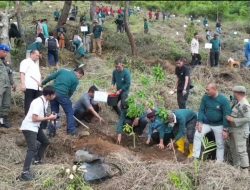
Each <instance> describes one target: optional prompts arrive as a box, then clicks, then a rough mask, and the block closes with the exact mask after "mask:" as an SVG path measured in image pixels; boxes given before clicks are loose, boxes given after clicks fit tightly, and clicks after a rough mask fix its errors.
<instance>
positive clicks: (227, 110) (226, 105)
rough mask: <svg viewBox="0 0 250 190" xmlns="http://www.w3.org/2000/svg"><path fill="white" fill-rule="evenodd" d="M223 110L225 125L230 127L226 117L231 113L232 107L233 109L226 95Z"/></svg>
mask: <svg viewBox="0 0 250 190" xmlns="http://www.w3.org/2000/svg"><path fill="white" fill-rule="evenodd" d="M222 112H223V127H224V128H228V127H229V123H228V121H227V119H226V116H230V114H231V112H232V109H231V107H230V103H229V101H228V100H227V98H226V97H224V101H223V104H222Z"/></svg>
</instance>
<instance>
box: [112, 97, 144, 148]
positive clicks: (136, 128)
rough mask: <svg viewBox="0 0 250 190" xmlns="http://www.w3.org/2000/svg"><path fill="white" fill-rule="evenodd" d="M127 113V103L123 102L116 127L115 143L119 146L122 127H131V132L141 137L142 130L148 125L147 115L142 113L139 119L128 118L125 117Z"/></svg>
mask: <svg viewBox="0 0 250 190" xmlns="http://www.w3.org/2000/svg"><path fill="white" fill-rule="evenodd" d="M127 113H128V101H127V100H126V101H125V105H123V107H121V115H120V117H119V121H118V123H117V126H116V133H117V143H118V144H121V140H122V133H123V127H124V125H126V124H128V125H130V126H132V127H133V132H134V133H135V134H137V135H142V134H143V131H144V129H145V128H146V126H147V124H148V120H147V117H146V116H147V114H146V113H144V114H142V115H141V116H140V117H136V118H130V117H128V116H127Z"/></svg>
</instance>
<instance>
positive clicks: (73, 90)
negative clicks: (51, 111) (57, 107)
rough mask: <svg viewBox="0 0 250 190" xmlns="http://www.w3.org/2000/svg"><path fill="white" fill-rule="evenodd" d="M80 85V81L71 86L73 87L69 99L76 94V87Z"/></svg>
mask: <svg viewBox="0 0 250 190" xmlns="http://www.w3.org/2000/svg"><path fill="white" fill-rule="evenodd" d="M78 84H79V81H77V82H74V83H73V85H71V87H70V89H69V97H71V96H72V95H73V94H74V92H75V90H76V87H77V86H78Z"/></svg>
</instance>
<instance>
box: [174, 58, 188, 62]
mask: <svg viewBox="0 0 250 190" xmlns="http://www.w3.org/2000/svg"><path fill="white" fill-rule="evenodd" d="M175 61H181V62H184V63H186V62H187V58H185V57H176V58H175Z"/></svg>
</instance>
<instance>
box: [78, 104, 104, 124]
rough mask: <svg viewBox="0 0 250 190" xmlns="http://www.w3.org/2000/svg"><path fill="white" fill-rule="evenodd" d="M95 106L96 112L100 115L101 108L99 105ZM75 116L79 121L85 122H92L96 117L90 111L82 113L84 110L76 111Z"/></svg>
mask: <svg viewBox="0 0 250 190" xmlns="http://www.w3.org/2000/svg"><path fill="white" fill-rule="evenodd" d="M92 106H93V108H94V110H95V111H96V112H97V113H99V111H100V107H99V105H92ZM74 116H75V117H76V118H77V119H79V120H82V119H84V120H87V121H89V122H90V121H91V119H92V118H93V117H94V115H93V114H92V113H91V112H90V111H88V110H84V111H82V110H74Z"/></svg>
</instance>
